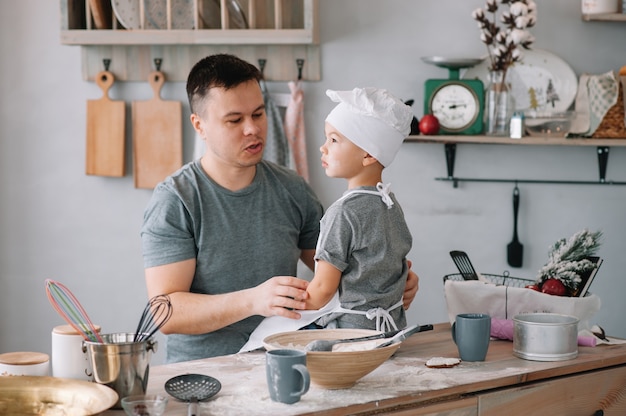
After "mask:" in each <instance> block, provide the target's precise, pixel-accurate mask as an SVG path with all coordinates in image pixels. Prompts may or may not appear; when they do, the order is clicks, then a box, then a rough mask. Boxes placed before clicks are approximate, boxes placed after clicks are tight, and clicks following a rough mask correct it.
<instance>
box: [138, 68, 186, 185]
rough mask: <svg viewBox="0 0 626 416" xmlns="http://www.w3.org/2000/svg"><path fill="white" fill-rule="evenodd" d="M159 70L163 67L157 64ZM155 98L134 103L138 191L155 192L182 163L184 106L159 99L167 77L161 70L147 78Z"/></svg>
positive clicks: (177, 102)
mask: <svg viewBox="0 0 626 416" xmlns="http://www.w3.org/2000/svg"><path fill="white" fill-rule="evenodd" d="M157 66H160V63H159V64H157ZM148 81H149V83H150V86H151V87H152V90H153V91H154V96H153V97H152V99H150V100H146V101H133V103H132V119H133V160H134V165H133V170H134V176H135V187H136V188H147V189H152V188H154V187H155V186H156V185H157V184H158V183H159V182H161V181H162V180H163V179H165V178H166V177H167V176H168V175H169V174H171V173H173V172H174V171H176V170H177V169H178V168H180V167H181V166H182V163H183V145H182V143H183V142H182V131H183V127H182V126H183V125H182V106H181V103H180V101H165V100H162V99H161V97H160V91H161V87H162V86H163V84H164V82H165V76H164V74H163V73H162V72H160V71H159V70H158V69H157V70H156V71H153V72H151V73H150V76H149V78H148Z"/></svg>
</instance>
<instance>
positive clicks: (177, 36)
mask: <svg viewBox="0 0 626 416" xmlns="http://www.w3.org/2000/svg"><path fill="white" fill-rule="evenodd" d="M230 1H231V0H187V1H185V2H178V3H174V2H170V1H169V0H168V1H165V0H163V1H162V2H157V1H154V2H152V3H148V2H145V3H144V2H143V1H139V0H137V9H138V10H135V9H132V10H133V12H135V13H136V14H137V15H136V16H135V15H133V18H134V19H135V20H131V21H132V22H134V24H135V26H132V25H130V26H129V25H128V24H127V26H129V27H130V28H126V27H124V26H123V25H122V23H121V22H120V21H119V20H118V18H117V17H116V14H115V13H113V11H112V10H111V1H110V0H60V2H61V32H60V33H61V36H60V38H61V43H62V44H64V45H76V46H80V47H81V49H82V69H83V78H84V79H86V80H89V81H93V80H94V79H95V77H96V76H97V74H98V73H99V72H101V71H102V70H103V69H104V68H103V64H102V62H103V60H104V59H108V60H110V62H111V64H110V68H109V70H110V71H111V72H112V73H113V74H114V75H115V79H116V80H118V81H146V80H147V79H148V77H149V74H150V72H151V71H152V70H153V69H154V68H153V67H152V62H154V59H155V58H159V59H161V61H162V67H161V70H162V71H163V72H164V73H165V75H166V77H167V80H168V81H186V80H187V75H188V73H189V70H190V69H191V67H192V66H193V65H194V64H195V63H196V62H197V61H198V60H200V59H201V58H203V57H205V56H207V55H211V54H214V53H232V54H235V55H237V56H239V57H240V58H242V59H245V60H246V61H248V62H251V63H253V64H256V63H257V62H259V60H261V59H264V60H265V61H266V66H265V69H264V72H263V74H264V77H265V79H266V80H268V81H293V80H295V79H296V78H297V77H298V76H299V75H301V79H302V80H305V81H319V80H320V79H321V74H320V50H319V27H318V15H319V12H318V0H237V4H238V5H240V6H241V14H242V15H243V16H244V18H245V20H246V23H247V25H246V26H245V27H244V26H243V24H241V25H240V26H239V27H231V26H233V24H232V22H233V20H232V19H231V18H230V16H229V9H231V10H232V7H231V6H232V3H230ZM118 3H119V4H123V5H124V7H130V6H131V5H132V2H131V3H128V2H118ZM146 4H151V7H152V9H149V8H147V6H145V5H146ZM161 5H162V7H163V8H164V10H161V9H159V10H158V13H159V14H157V12H155V11H154V10H153V8H154V7H156V6H161ZM168 5H171V9H168ZM100 7H102V8H105V10H106V8H108V15H110V21H109V18H108V16H107V18H106V19H103V18H102V16H103V15H107V13H102V12H101V10H100V9H99V8H100ZM118 7H122V6H119V5H118ZM181 7H185V9H184V10H183V9H181ZM144 9H146V10H144ZM216 10H219V11H220V15H219V17H217V18H216V19H213V20H210V24H209V23H207V22H206V21H205V18H206V19H208V17H207V16H208V15H209V14H208V13H209V11H212V12H213V14H212V15H210V16H215V11H216ZM150 13H153V14H152V15H150ZM181 14H183V15H184V16H186V17H187V18H186V19H184V26H182V27H183V28H184V29H180V28H177V26H176V25H174V23H175V22H177V24H178V25H180V24H181V23H180V22H179V21H178V20H175V18H176V19H180V17H179V16H180V15H181ZM163 15H165V16H166V17H165V20H164V21H163V22H160V21H159V24H160V26H156V27H155V26H154V20H155V19H151V17H156V16H163ZM96 16H98V17H99V19H96ZM96 22H97V23H96ZM141 22H143V23H141ZM178 27H180V26H178ZM173 28H175V29H173ZM298 60H302V61H303V62H304V63H303V65H302V68H301V69H299V67H298V66H297V61H298Z"/></svg>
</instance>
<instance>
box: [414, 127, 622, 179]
mask: <svg viewBox="0 0 626 416" xmlns="http://www.w3.org/2000/svg"><path fill="white" fill-rule="evenodd" d="M405 142H409V143H410V142H414V143H442V144H443V145H444V150H445V156H446V168H447V173H448V176H446V177H440V178H435V179H436V180H438V181H447V182H452V185H453V186H454V187H455V188H457V187H458V184H459V182H492V183H534V184H552V185H626V182H619V181H613V180H607V179H606V168H607V165H608V159H609V151H610V147H611V146H617V147H623V146H626V138H624V139H603V138H598V139H595V138H594V139H582V138H581V139H568V138H564V137H563V138H560V137H556V138H555V137H537V136H526V137H523V138H521V139H511V138H509V137H498V136H460V135H459V136H444V135H442V136H426V135H420V136H409V137H408V138H407V139H406V140H405ZM457 144H506V145H534V146H594V147H596V152H597V154H598V170H599V179H598V181H573V180H560V179H499V178H462V177H456V176H454V162H455V159H456V146H457Z"/></svg>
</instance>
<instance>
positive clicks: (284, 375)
mask: <svg viewBox="0 0 626 416" xmlns="http://www.w3.org/2000/svg"><path fill="white" fill-rule="evenodd" d="M265 370H266V374H267V387H268V389H269V391H270V398H271V399H272V400H274V401H275V402H281V403H287V404H292V403H296V402H297V401H299V400H300V397H301V396H302V395H303V394H305V393H306V392H307V391H309V386H310V384H311V376H310V375H309V370H307V368H306V352H304V351H299V350H289V349H282V350H273V351H268V352H267V353H266V354H265Z"/></svg>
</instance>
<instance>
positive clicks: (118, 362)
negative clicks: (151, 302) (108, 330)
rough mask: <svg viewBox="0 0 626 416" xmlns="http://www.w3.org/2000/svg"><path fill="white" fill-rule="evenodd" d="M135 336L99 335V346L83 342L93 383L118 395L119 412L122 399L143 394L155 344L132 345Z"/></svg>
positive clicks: (123, 333)
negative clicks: (100, 337)
mask: <svg viewBox="0 0 626 416" xmlns="http://www.w3.org/2000/svg"><path fill="white" fill-rule="evenodd" d="M134 336H135V334H129V333H125V332H118V333H114V334H102V342H92V341H83V352H86V353H87V356H88V357H89V364H90V365H91V368H92V369H93V380H94V381H95V382H96V383H99V384H104V385H105V386H107V387H111V388H112V389H113V390H115V392H116V393H117V394H118V395H119V399H120V400H118V401H117V402H116V403H115V406H114V407H115V408H116V409H121V408H122V404H121V399H122V398H124V397H126V396H136V395H141V394H146V390H147V388H148V377H149V375H150V359H151V357H152V353H153V352H156V350H157V346H158V342H157V341H156V340H154V339H147V340H145V341H141V342H134V341H133V339H134Z"/></svg>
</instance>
